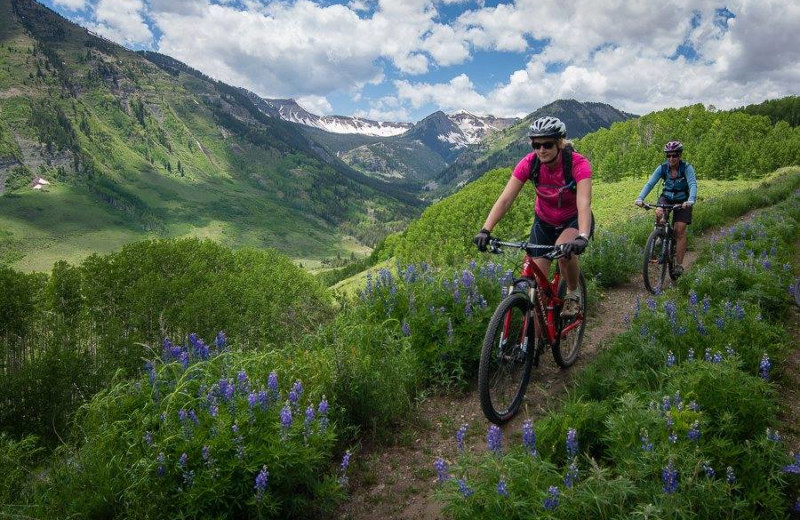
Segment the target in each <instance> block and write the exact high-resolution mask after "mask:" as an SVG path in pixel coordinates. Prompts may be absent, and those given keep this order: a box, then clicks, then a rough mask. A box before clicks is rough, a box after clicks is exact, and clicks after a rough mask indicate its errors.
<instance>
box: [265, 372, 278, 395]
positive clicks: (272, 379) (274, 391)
mask: <svg viewBox="0 0 800 520" xmlns="http://www.w3.org/2000/svg"><path fill="white" fill-rule="evenodd" d="M267 390H268V391H269V396H270V398H271V399H272V400H273V401H277V400H278V397H279V396H280V390H278V374H277V373H276V372H270V373H269V377H267Z"/></svg>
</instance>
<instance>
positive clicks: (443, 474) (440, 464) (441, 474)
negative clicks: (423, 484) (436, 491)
mask: <svg viewBox="0 0 800 520" xmlns="http://www.w3.org/2000/svg"><path fill="white" fill-rule="evenodd" d="M433 467H434V468H436V475H437V476H438V478H439V483H440V484H441V483H442V482H444V481H445V480H448V479H449V478H450V476H449V475H448V474H447V462H445V461H444V459H443V458H441V457H436V461H434V463H433Z"/></svg>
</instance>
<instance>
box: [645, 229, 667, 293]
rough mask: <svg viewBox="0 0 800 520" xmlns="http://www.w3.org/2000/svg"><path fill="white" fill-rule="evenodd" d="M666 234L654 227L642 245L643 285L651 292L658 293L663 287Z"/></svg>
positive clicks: (665, 273) (665, 270)
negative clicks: (645, 242) (643, 245)
mask: <svg viewBox="0 0 800 520" xmlns="http://www.w3.org/2000/svg"><path fill="white" fill-rule="evenodd" d="M665 246H666V236H665V235H664V231H663V230H661V229H654V230H653V232H652V233H650V236H649V237H648V238H647V244H646V245H645V247H644V264H643V265H642V277H643V278H644V286H645V288H647V290H648V291H650V292H651V293H653V294H658V293H660V292H661V290H662V289H663V288H664V278H665V277H666V275H667V263H668V260H669V259H668V258H667V255H666V254H665V253H664V247H665Z"/></svg>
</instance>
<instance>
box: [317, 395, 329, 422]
mask: <svg viewBox="0 0 800 520" xmlns="http://www.w3.org/2000/svg"><path fill="white" fill-rule="evenodd" d="M317 412H318V413H319V427H320V430H321V431H325V429H326V428H327V427H328V401H327V400H326V399H325V396H324V395H323V396H322V401H320V402H319V406H318V407H317Z"/></svg>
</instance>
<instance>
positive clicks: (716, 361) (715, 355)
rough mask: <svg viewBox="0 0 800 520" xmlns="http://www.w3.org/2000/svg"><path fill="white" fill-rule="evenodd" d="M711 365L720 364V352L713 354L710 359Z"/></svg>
mask: <svg viewBox="0 0 800 520" xmlns="http://www.w3.org/2000/svg"><path fill="white" fill-rule="evenodd" d="M711 362H712V363H722V352H719V351H717V352H714V357H712V358H711Z"/></svg>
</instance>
